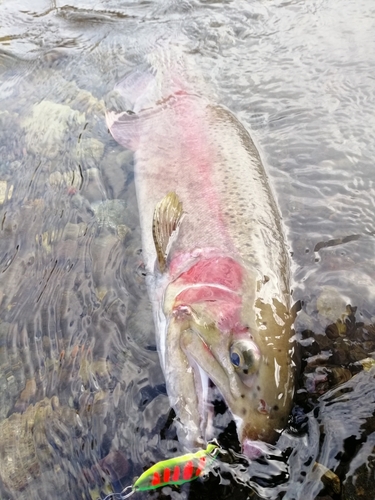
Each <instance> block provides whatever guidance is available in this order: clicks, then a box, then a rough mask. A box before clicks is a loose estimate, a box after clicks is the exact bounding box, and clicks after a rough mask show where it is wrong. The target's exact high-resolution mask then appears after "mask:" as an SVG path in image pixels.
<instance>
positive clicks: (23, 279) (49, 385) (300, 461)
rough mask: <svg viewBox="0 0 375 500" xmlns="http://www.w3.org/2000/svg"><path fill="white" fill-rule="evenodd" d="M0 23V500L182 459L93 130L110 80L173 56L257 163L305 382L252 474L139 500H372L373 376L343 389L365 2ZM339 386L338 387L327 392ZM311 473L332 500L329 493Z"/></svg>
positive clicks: (199, 7) (143, 299)
mask: <svg viewBox="0 0 375 500" xmlns="http://www.w3.org/2000/svg"><path fill="white" fill-rule="evenodd" d="M26 4H27V5H26ZM0 19H1V26H0V154H1V156H0V235H1V237H0V304H1V305H0V307H1V309H0V387H1V390H0V401H1V404H0V419H1V420H0V429H1V430H0V433H1V439H0V459H1V462H0V478H1V498H3V499H11V498H17V499H19V498H28V499H47V498H58V497H60V498H62V499H63V498H99V497H100V496H101V498H104V496H105V494H106V493H109V492H110V491H111V490H112V489H115V490H116V491H119V490H121V488H122V487H123V486H126V485H128V484H130V483H131V481H132V479H133V477H134V476H136V475H139V474H140V473H141V472H142V470H143V468H145V467H147V466H148V465H150V464H151V463H152V462H153V461H157V460H160V459H163V458H165V457H169V456H172V455H173V454H175V453H180V452H181V451H182V450H181V449H180V448H179V444H178V442H176V441H175V439H174V438H175V432H174V428H173V424H171V419H170V408H169V403H168V398H167V396H166V394H165V386H164V380H163V375H162V373H161V370H160V367H159V362H158V357H157V353H156V351H155V340H154V335H153V324H152V317H151V310H150V306H149V302H148V298H147V294H146V289H145V284H144V273H143V268H142V256H141V251H140V234H139V224H138V212H137V206H136V199H135V192H134V186H133V174H132V168H133V165H132V155H131V153H130V152H128V151H125V150H124V149H122V148H121V147H120V146H118V145H117V144H116V143H115V142H114V141H113V139H111V137H110V135H109V134H108V131H107V128H106V125H105V120H104V110H105V104H104V102H105V99H108V95H109V93H110V92H111V91H112V89H113V87H114V85H115V84H116V83H117V82H118V81H119V80H120V79H121V77H122V76H123V75H124V74H125V73H126V72H127V71H129V69H131V68H133V67H135V66H137V65H139V64H141V63H142V61H143V59H144V56H145V55H146V54H148V53H150V52H151V51H152V50H154V49H155V48H156V47H160V46H163V47H165V46H168V45H177V44H178V46H179V47H180V48H181V49H182V50H183V51H184V52H185V53H186V54H188V57H189V58H191V59H193V60H194V63H195V64H196V65H197V67H199V68H200V70H201V71H202V73H203V76H204V77H205V79H206V80H207V82H208V85H210V88H211V89H214V94H215V96H214V97H213V98H214V99H215V100H216V101H217V102H219V103H223V104H225V105H226V106H227V107H228V108H229V109H230V110H231V111H233V112H234V113H235V114H236V116H237V117H238V118H239V119H240V120H241V121H242V122H243V123H244V124H245V126H246V127H247V129H248V130H249V131H251V133H252V136H253V138H254V139H255V141H256V143H257V145H258V147H259V149H260V152H261V155H262V157H263V159H264V163H265V166H266V170H267V172H268V175H269V177H270V180H271V183H272V186H273V189H274V191H275V194H276V197H277V200H278V203H279V207H280V211H281V213H282V216H283V221H284V224H285V228H286V233H287V240H288V244H289V247H290V251H291V255H292V265H293V288H294V294H293V298H294V299H295V300H302V301H303V306H302V311H301V312H300V313H299V316H298V319H297V323H296V331H297V334H298V336H299V338H300V340H301V346H302V347H301V357H302V358H303V360H304V362H303V363H302V370H303V376H302V377H301V380H300V390H299V393H298V396H297V404H296V408H295V410H294V418H293V420H292V422H291V426H290V429H289V430H287V431H286V432H285V433H284V435H283V436H282V437H281V439H280V442H279V443H278V449H277V450H274V452H272V453H270V457H269V460H268V461H266V463H264V464H262V463H254V464H251V465H250V466H248V465H247V464H242V465H241V459H240V458H238V459H237V458H233V457H232V459H231V460H229V459H228V460H227V462H232V463H227V462H225V460H224V461H223V463H222V465H221V466H220V468H219V469H218V471H217V475H216V477H212V478H211V479H210V480H209V481H208V482H206V483H202V482H200V481H197V482H196V483H194V484H192V485H191V487H190V488H188V487H186V486H185V487H183V488H181V489H180V490H172V489H170V488H169V489H166V490H164V491H163V492H162V493H155V494H153V496H156V497H160V498H187V497H189V498H192V499H199V498H209V497H210V496H212V495H213V492H214V493H215V496H216V497H218V498H233V497H236V498H239V499H240V498H249V497H251V498H256V494H255V493H254V492H253V491H254V489H255V490H256V491H257V492H258V494H259V495H261V496H262V497H266V498H278V497H281V496H283V495H284V498H288V499H292V498H296V499H298V498H306V499H314V498H316V497H317V496H318V495H319V493H321V495H326V497H327V498H333V499H335V500H336V499H338V498H343V499H348V498H361V497H360V496H359V493H358V491H357V492H354V493H353V492H352V491H353V487H352V486H351V485H352V483H353V482H354V481H353V478H354V477H355V476H356V475H357V476H358V477H359V478H360V481H361V486H362V488H363V489H364V491H365V496H364V498H369V497H370V495H371V494H373V489H371V485H373V481H372V482H371V480H367V479H366V477H365V476H364V474H363V471H362V470H363V465H364V468H365V469H366V464H369V469H368V470H369V471H370V472H369V473H368V474H369V477H370V476H371V474H372V476H371V477H373V475H374V465H373V462H372V461H371V460H372V459H371V456H372V454H373V450H374V447H375V441H374V432H375V429H374V423H373V417H372V414H373V413H374V410H375V401H374V398H373V393H374V388H375V387H374V386H375V382H374V373H373V372H372V371H371V370H370V371H363V372H361V373H359V374H358V375H355V376H354V377H353V378H350V377H351V375H352V374H353V373H355V371H359V368H358V365H355V363H356V362H358V361H360V360H361V359H363V358H366V357H367V356H369V355H370V353H371V352H374V351H375V329H374V327H373V326H372V325H373V324H374V323H375V321H374V318H375V309H374V297H375V287H374V285H373V283H374V278H375V261H374V234H375V224H374V215H375V206H374V199H375V196H374V194H375V184H374V174H373V170H374V166H373V160H372V158H373V157H374V152H375V151H374V150H375V141H374V129H375V128H374V126H375V99H374V97H375V73H374V69H373V68H374V67H375V50H374V46H373V45H374V43H373V33H374V28H375V20H374V19H375V6H374V5H373V2H371V1H370V0H359V1H356V2H354V1H353V0H343V1H340V2H339V1H337V0H336V1H332V2H326V1H323V0H316V1H289V2H287V1H284V2H282V1H276V0H270V1H264V0H263V1H254V2H247V1H239V0H238V1H232V2H231V1H221V2H219V1H217V2H215V1H210V2H208V1H206V2H204V1H201V2H199V1H171V0H163V1H162V2H156V1H149V2H141V1H131V2H121V1H104V0H102V1H101V2H100V1H95V2H90V1H86V2H84V1H82V2H81V1H77V2H74V1H72V2H69V3H64V2H60V1H54V2H52V1H51V2H47V1H34V2H22V1H18V2H15V1H11V0H8V1H7V0H5V1H4V0H2V1H0ZM348 304H350V305H351V306H352V307H353V308H357V309H355V310H353V311H352V312H351V311H350V310H348V309H347V308H346V306H347V305H348ZM337 320H340V321H337ZM327 327H328V328H327ZM342 366H343V367H345V368H347V372H345V376H344V379H342V378H337V377H336V375H332V373H331V374H330V375H329V376H328V375H327V372H324V370H325V369H326V368H327V367H328V368H329V369H333V368H337V367H342ZM357 368H358V369H357ZM334 373H336V372H334ZM319 377H320V378H319ZM343 380H346V381H345V382H344V384H343V385H341V386H339V387H338V388H335V384H336V383H338V381H343ZM319 381H320V382H319ZM319 383H321V385H320V386H319ZM298 416H299V417H298ZM222 420H223V421H221V420H220V419H217V423H218V426H219V429H221V430H224V428H225V426H226V425H227V421H226V420H225V417H223V419H222ZM220 426H221V427H220ZM233 434H234V432H233V429H231V427H230V428H229V431H228V430H227V434H226V437H225V436H224V437H223V440H224V442H226V443H227V445H228V448H230V447H231V446H235V443H234V442H232V440H233ZM225 440H226V441H225ZM280 450H281V452H282V453H283V454H282V455H281V458H280V453H281V452H280ZM315 461H317V462H319V463H320V464H321V465H322V466H325V467H327V468H328V469H330V470H332V471H336V473H337V475H338V477H339V479H340V481H341V483H343V484H344V490H343V489H341V492H340V493H337V492H336V493H335V492H334V491H333V490H332V483H331V486H330V485H328V486H326V489H325V490H323V484H322V482H321V481H320V477H321V475H322V473H321V472H320V469H317V468H314V464H315ZM361 466H362V469H361ZM371 477H370V479H371ZM254 478H257V479H254ZM259 478H261V479H259ZM366 480H367V483H366ZM366 485H367V486H366ZM366 487H367V488H368V489H367V490H366ZM351 495H352V496H351ZM137 496H139V498H148V497H150V496H151V494H147V493H144V494H138V495H137ZM134 498H136V497H134Z"/></svg>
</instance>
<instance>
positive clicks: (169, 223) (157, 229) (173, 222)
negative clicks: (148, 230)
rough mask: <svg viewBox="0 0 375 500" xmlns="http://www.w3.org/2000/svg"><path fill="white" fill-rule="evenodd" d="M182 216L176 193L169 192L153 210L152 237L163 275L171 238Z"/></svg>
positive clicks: (180, 203) (180, 204) (174, 234)
mask: <svg viewBox="0 0 375 500" xmlns="http://www.w3.org/2000/svg"><path fill="white" fill-rule="evenodd" d="M182 216H183V208H182V202H181V201H180V199H179V197H178V196H177V194H176V193H174V192H170V193H168V194H167V195H165V196H164V198H163V199H162V200H161V201H159V203H158V204H157V205H156V207H155V210H154V220H153V224H152V235H153V238H154V244H155V248H156V254H157V259H158V263H159V269H160V271H161V272H162V273H163V272H164V271H165V269H166V266H167V256H168V251H169V249H170V246H171V243H172V242H173V237H174V236H176V231H177V229H178V226H179V224H180V222H181V219H182Z"/></svg>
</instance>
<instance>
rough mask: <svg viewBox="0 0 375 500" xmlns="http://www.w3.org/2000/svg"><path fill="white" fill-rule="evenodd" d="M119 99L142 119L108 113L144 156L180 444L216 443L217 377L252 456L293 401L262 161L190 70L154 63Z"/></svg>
mask: <svg viewBox="0 0 375 500" xmlns="http://www.w3.org/2000/svg"><path fill="white" fill-rule="evenodd" d="M155 75H156V76H155ZM136 88H140V89H141V90H140V92H139V93H138V94H137V92H136ZM119 91H120V92H121V93H122V94H123V95H124V96H125V97H126V96H129V95H131V96H132V101H133V109H134V111H135V114H133V113H129V112H124V113H120V114H116V113H114V112H108V113H107V123H108V126H109V129H110V131H111V133H112V135H113V137H114V138H115V139H116V140H117V141H118V142H119V143H120V144H122V145H124V146H125V147H131V148H132V149H133V150H134V154H135V183H136V192H137V200H138V206H139V212H140V224H141V229H142V245H143V256H144V260H145V265H146V269H147V274H148V277H147V282H148V289H149V294H150V299H151V301H152V305H153V312H154V319H155V327H156V337H157V344H158V348H159V354H160V360H161V365H162V368H163V370H164V374H165V378H166V384H167V391H168V395H169V398H170V401H171V405H172V406H173V408H174V409H175V411H176V415H177V418H178V421H179V423H180V431H179V438H180V440H182V441H183V442H184V443H185V444H186V446H188V447H189V448H192V447H195V446H199V445H201V444H202V442H204V441H205V440H206V439H207V437H208V435H207V427H208V414H209V412H208V401H207V397H208V382H209V379H210V380H211V381H212V382H213V383H214V384H215V385H216V386H217V388H218V389H219V390H220V392H221V394H222V396H223V398H224V400H225V402H226V404H227V406H228V408H229V409H230V411H231V412H232V414H233V417H234V419H235V421H236V425H237V430H238V436H239V439H240V441H241V442H242V444H243V446H244V449H245V450H246V446H247V443H251V442H252V441H254V440H265V441H272V440H274V439H275V437H276V436H277V433H278V431H280V430H281V429H282V428H283V427H284V426H285V424H286V421H287V417H288V414H289V411H290V407H291V402H292V397H293V390H294V363H293V352H294V346H293V342H292V337H293V329H292V324H293V317H292V315H291V314H290V290H289V260H288V252H287V250H286V246H285V240H284V233H283V229H282V225H281V221H280V215H279V211H278V209H277V206H276V203H275V200H274V197H273V195H272V192H271V190H270V187H269V183H268V180H267V177H266V174H265V171H264V168H263V165H262V161H261V159H260V156H259V153H258V151H257V149H256V147H255V145H254V143H253V141H252V139H251V137H250V135H249V134H248V132H247V131H246V130H245V128H244V127H243V126H242V125H241V123H240V122H239V121H238V120H237V119H236V118H235V117H234V116H233V115H232V114H231V113H230V112H229V111H228V110H226V109H224V108H223V107H220V106H217V105H215V104H213V103H211V102H210V101H209V100H208V99H207V98H205V97H203V96H202V95H197V94H195V93H194V91H193V90H192V86H191V84H190V82H188V81H187V80H184V78H183V76H182V75H181V72H177V76H176V74H175V73H173V71H172V70H171V68H165V67H164V68H162V69H160V68H157V67H155V65H154V67H153V70H152V72H151V73H147V74H146V76H144V77H142V75H141V74H139V75H138V76H137V75H136V76H135V77H134V76H131V77H130V78H129V77H128V78H127V79H125V81H124V82H122V83H121V84H120V86H119ZM134 96H137V97H136V98H134ZM150 96H152V97H150ZM155 96H157V99H156V98H155ZM152 98H155V100H154V103H153V104H152Z"/></svg>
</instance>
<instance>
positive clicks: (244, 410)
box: [241, 408, 247, 416]
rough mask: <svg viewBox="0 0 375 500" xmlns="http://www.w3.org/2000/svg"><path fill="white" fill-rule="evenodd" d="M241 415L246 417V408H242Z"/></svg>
mask: <svg viewBox="0 0 375 500" xmlns="http://www.w3.org/2000/svg"><path fill="white" fill-rule="evenodd" d="M241 413H242V415H243V416H245V415H246V413H247V411H246V408H242V410H241Z"/></svg>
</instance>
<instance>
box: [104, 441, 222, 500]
mask: <svg viewBox="0 0 375 500" xmlns="http://www.w3.org/2000/svg"><path fill="white" fill-rule="evenodd" d="M219 451H220V448H219V447H218V446H217V445H216V444H209V445H207V448H206V449H205V450H199V451H197V452H196V453H187V454H186V455H182V456H180V457H175V458H170V459H168V460H162V461H161V462H158V463H157V464H155V465H153V466H152V467H150V468H149V469H147V470H146V471H145V472H144V473H143V474H142V475H141V476H140V477H139V478H138V479H137V480H136V481H135V483H134V484H133V486H128V487H127V488H125V489H124V490H123V491H122V492H121V494H120V495H121V498H123V499H124V498H128V497H130V496H131V495H133V493H135V492H136V491H147V490H154V489H156V488H161V487H163V486H167V485H173V484H175V485H180V484H184V483H187V482H189V481H193V480H194V479H197V478H198V477H199V476H201V475H202V473H203V472H206V471H207V468H208V467H209V466H210V465H211V464H212V462H213V461H214V460H215V458H216V457H217V455H218V453H219ZM129 488H131V492H130V493H128V494H127V495H122V493H124V492H125V491H126V490H128V489H129ZM114 495H116V494H114ZM110 496H112V495H108V496H107V497H106V498H109V497H110Z"/></svg>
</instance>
